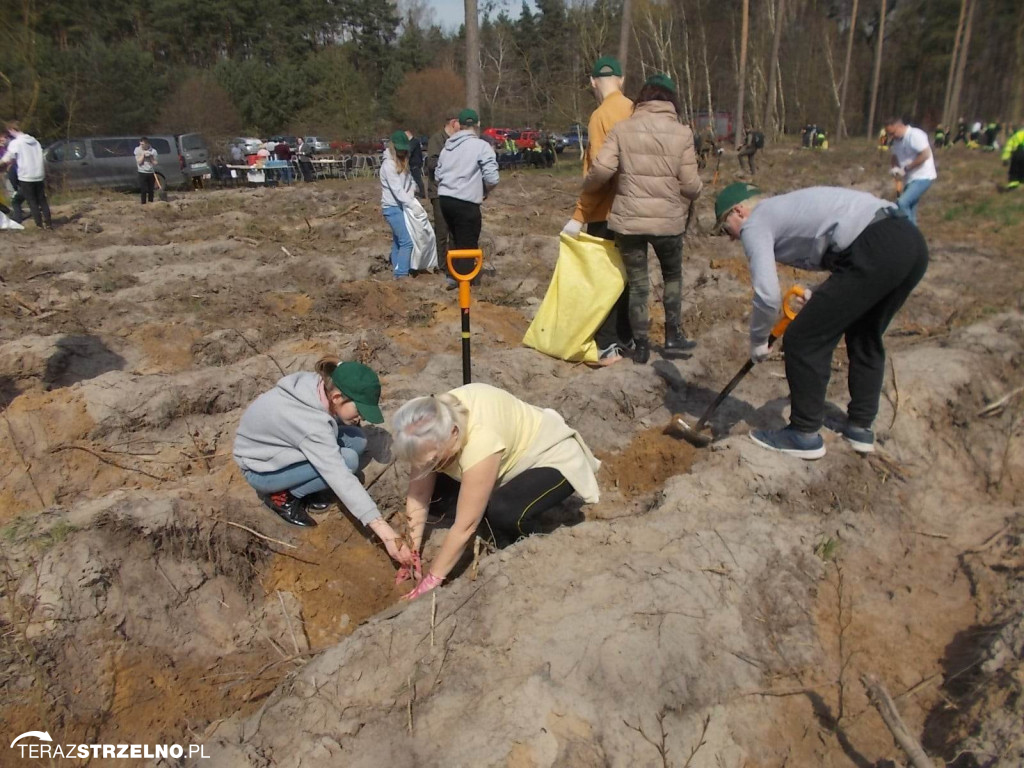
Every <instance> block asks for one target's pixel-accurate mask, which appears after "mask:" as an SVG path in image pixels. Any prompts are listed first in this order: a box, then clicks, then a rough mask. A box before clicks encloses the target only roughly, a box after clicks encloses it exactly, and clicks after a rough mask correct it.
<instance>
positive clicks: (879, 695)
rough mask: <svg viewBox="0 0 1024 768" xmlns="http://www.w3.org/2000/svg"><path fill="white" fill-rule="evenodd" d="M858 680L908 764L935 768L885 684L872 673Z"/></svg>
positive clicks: (920, 767) (922, 767)
mask: <svg viewBox="0 0 1024 768" xmlns="http://www.w3.org/2000/svg"><path fill="white" fill-rule="evenodd" d="M860 681H861V683H863V684H864V687H865V688H866V689H867V692H868V698H869V699H870V700H871V703H872V704H873V705H874V706H875V709H877V710H878V714H879V715H881V716H882V721H883V722H884V723H885V725H886V727H887V728H888V729H889V731H890V732H891V733H892V736H893V738H894V739H895V740H896V743H897V744H898V745H899V747H900V749H902V750H903V751H904V752H906V754H907V757H908V758H909V759H910V764H911V765H912V766H913V767H914V768H935V763H933V762H932V761H931V759H930V758H929V757H928V755H927V754H925V751H924V750H923V749H921V744H920V743H919V742H918V740H917V739H916V738H914V736H913V735H912V734H911V733H910V731H909V730H908V729H907V726H906V725H905V724H904V722H903V719H902V718H901V717H900V713H899V710H897V709H896V705H895V704H894V703H893V701H892V698H891V697H890V696H889V692H888V691H887V690H885V686H883V685H882V683H881V682H880V681H879V680H878V679H877V678H876V677H874V676H873V675H867V674H865V675H861V678H860Z"/></svg>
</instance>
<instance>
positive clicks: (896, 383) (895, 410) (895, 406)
mask: <svg viewBox="0 0 1024 768" xmlns="http://www.w3.org/2000/svg"><path fill="white" fill-rule="evenodd" d="M889 368H890V370H891V371H892V388H893V392H894V393H895V399H894V400H893V403H892V419H891V420H890V421H889V430H890V431H892V428H893V425H894V424H895V423H896V414H898V413H899V412H900V383H899V381H897V379H896V361H895V360H894V359H893V357H892V355H889Z"/></svg>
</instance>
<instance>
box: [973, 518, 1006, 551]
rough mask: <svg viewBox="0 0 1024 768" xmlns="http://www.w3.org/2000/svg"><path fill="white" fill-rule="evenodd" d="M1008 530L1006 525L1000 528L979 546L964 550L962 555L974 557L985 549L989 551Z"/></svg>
mask: <svg viewBox="0 0 1024 768" xmlns="http://www.w3.org/2000/svg"><path fill="white" fill-rule="evenodd" d="M1009 530H1010V524H1009V523H1007V524H1006V525H1004V526H1003V527H1002V528H1000V529H999V530H998V531H996V532H995V533H993V534H992V535H991V536H989V537H988V538H987V539H985V540H984V541H983V542H982V543H981V544H980V545H978V546H977V547H975V548H974V549H967V550H964V554H965V555H976V554H978V553H979V552H984V551H985V550H986V549H989V548H990V547H991V546H992V545H993V544H995V543H996V542H997V541H999V539H1001V538H1002V536H1003V534H1004V533H1006V532H1007V531H1009Z"/></svg>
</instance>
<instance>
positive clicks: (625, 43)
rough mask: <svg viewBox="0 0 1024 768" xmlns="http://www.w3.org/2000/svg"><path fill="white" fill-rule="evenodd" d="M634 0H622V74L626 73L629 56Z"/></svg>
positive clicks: (620, 38)
mask: <svg viewBox="0 0 1024 768" xmlns="http://www.w3.org/2000/svg"><path fill="white" fill-rule="evenodd" d="M632 16H633V0H622V26H621V27H619V62H620V63H621V64H622V74H623V75H625V74H626V60H627V59H628V58H629V37H630V35H631V34H632V24H633V18H632Z"/></svg>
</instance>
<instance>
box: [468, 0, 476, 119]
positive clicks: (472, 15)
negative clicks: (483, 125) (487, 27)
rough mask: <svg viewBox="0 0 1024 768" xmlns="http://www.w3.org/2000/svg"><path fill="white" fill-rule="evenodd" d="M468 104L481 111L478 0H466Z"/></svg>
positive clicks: (471, 107)
mask: <svg viewBox="0 0 1024 768" xmlns="http://www.w3.org/2000/svg"><path fill="white" fill-rule="evenodd" d="M465 7H466V106H467V107H469V108H470V109H475V110H476V111H477V112H479V111H480V21H479V18H478V17H477V9H476V0H466V5H465Z"/></svg>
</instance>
